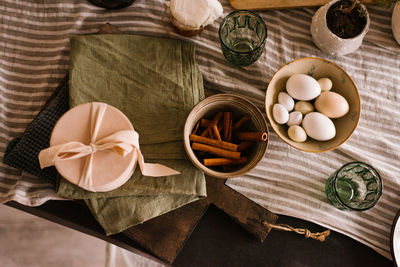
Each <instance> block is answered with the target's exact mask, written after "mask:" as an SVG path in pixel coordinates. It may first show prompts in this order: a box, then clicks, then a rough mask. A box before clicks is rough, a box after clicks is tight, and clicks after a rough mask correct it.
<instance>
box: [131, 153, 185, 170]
mask: <svg viewBox="0 0 400 267" xmlns="http://www.w3.org/2000/svg"><path fill="white" fill-rule="evenodd" d="M136 153H137V155H138V162H139V167H140V171H141V172H142V174H143V175H144V176H151V177H161V176H169V175H177V174H180V172H178V171H176V170H174V169H171V168H169V167H167V166H164V165H162V164H159V163H145V162H144V158H143V155H142V153H141V152H140V150H139V149H137V148H136Z"/></svg>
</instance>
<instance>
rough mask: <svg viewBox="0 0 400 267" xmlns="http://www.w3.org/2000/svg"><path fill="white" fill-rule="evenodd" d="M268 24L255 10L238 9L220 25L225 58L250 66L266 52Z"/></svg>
mask: <svg viewBox="0 0 400 267" xmlns="http://www.w3.org/2000/svg"><path fill="white" fill-rule="evenodd" d="M266 39H267V25H265V22H264V20H263V19H262V18H261V17H260V16H259V15H258V14H257V13H255V12H252V11H248V10H236V11H233V12H231V13H229V14H228V15H227V16H226V17H225V18H224V19H223V20H222V22H221V24H220V26H219V40H220V43H221V49H222V52H223V54H224V56H225V58H226V59H227V60H228V61H229V62H231V63H232V64H234V65H237V66H248V65H250V64H252V63H254V62H255V61H257V60H258V59H259V57H260V56H261V54H262V53H263V52H264V46H265V42H266Z"/></svg>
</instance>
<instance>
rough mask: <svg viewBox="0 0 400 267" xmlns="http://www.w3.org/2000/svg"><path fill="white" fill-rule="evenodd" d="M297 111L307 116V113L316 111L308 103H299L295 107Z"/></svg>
mask: <svg viewBox="0 0 400 267" xmlns="http://www.w3.org/2000/svg"><path fill="white" fill-rule="evenodd" d="M294 110H295V111H300V112H301V114H303V115H306V114H307V113H309V112H311V111H314V106H313V104H311V103H310V102H307V101H297V102H296V104H295V105H294Z"/></svg>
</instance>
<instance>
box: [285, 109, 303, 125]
mask: <svg viewBox="0 0 400 267" xmlns="http://www.w3.org/2000/svg"><path fill="white" fill-rule="evenodd" d="M302 120H303V114H301V112H300V111H292V112H290V113H289V119H288V121H287V123H286V124H287V125H288V126H292V125H300V123H301V121H302Z"/></svg>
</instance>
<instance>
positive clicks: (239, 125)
mask: <svg viewBox="0 0 400 267" xmlns="http://www.w3.org/2000/svg"><path fill="white" fill-rule="evenodd" d="M183 142H184V147H185V150H186V153H187V155H188V156H189V158H190V160H191V161H192V162H193V164H194V165H195V166H196V167H197V168H199V169H200V170H202V171H203V172H204V173H205V174H207V175H210V176H213V177H217V178H224V179H226V178H233V177H237V176H240V175H243V174H245V173H247V172H248V171H250V170H251V169H252V168H254V167H255V166H256V165H257V164H258V162H260V160H261V159H262V158H263V157H264V154H265V152H266V150H267V144H268V126H267V122H266V120H265V117H264V115H263V113H262V112H261V111H260V110H259V109H258V108H257V107H256V106H255V105H254V104H253V103H251V102H250V101H249V100H247V99H246V98H244V97H242V96H238V95H234V94H217V95H213V96H210V97H208V98H206V99H204V100H202V101H201V102H199V103H198V104H197V105H196V106H195V107H194V108H193V109H192V111H191V112H190V113H189V115H188V117H187V119H186V122H185V127H184V136H183Z"/></svg>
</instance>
